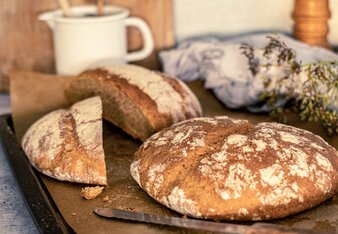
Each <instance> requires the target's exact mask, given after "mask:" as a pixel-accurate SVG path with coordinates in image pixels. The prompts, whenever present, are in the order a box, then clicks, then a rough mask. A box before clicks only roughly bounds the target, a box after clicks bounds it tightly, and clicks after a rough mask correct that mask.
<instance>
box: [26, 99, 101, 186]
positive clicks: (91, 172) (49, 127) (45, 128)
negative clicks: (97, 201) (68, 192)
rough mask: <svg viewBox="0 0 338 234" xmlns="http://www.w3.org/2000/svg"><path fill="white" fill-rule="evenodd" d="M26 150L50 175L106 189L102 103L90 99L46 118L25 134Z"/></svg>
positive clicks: (37, 165) (36, 164)
mask: <svg viewBox="0 0 338 234" xmlns="http://www.w3.org/2000/svg"><path fill="white" fill-rule="evenodd" d="M22 148H23V150H24V151H25V153H26V155H27V157H28V158H29V160H30V161H31V163H32V165H33V166H35V167H36V168H37V169H38V170H39V171H41V172H43V173H44V174H46V175H49V176H51V177H54V178H56V179H59V180H67V181H74V182H81V183H87V184H102V185H105V184H106V183H107V178H106V169H105V162H104V152H103V144H102V103H101V99H100V98H99V97H93V98H88V99H86V100H83V101H81V102H78V103H75V104H74V105H73V106H72V107H71V108H70V109H60V110H56V111H53V112H51V113H49V114H47V115H45V116H43V117H42V118H41V119H39V120H38V121H36V122H35V123H34V124H33V125H32V126H31V127H30V128H29V129H28V131H27V132H26V133H25V135H24V137H23V140H22Z"/></svg>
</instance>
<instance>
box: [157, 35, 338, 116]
mask: <svg viewBox="0 0 338 234" xmlns="http://www.w3.org/2000/svg"><path fill="white" fill-rule="evenodd" d="M267 36H274V37H277V38H279V40H280V41H282V42H284V43H285V44H286V45H287V46H288V47H290V48H292V49H294V50H295V51H296V59H297V61H299V62H301V63H302V64H308V63H313V62H316V61H338V55H337V54H335V53H333V52H331V51H330V50H327V49H324V48H320V47H315V46H309V45H307V44H304V43H302V42H299V41H296V40H294V39H292V38H290V37H288V36H286V35H283V34H273V35H269V34H255V35H249V36H241V37H236V38H233V39H230V40H227V41H219V40H216V39H214V38H206V39H202V40H188V41H186V42H183V43H181V44H180V45H179V46H178V47H177V48H176V49H173V50H169V51H162V52H160V54H159V56H160V59H161V61H162V64H163V69H164V72H165V73H168V74H170V75H173V76H175V77H178V78H180V79H182V80H184V81H193V80H198V79H200V80H203V81H205V82H204V86H205V88H207V89H212V90H213V92H214V93H215V95H216V96H217V97H218V98H219V99H220V100H221V101H222V102H223V103H224V104H225V105H226V106H228V107H230V108H241V107H246V108H247V109H249V110H250V111H252V112H262V111H268V109H269V108H268V107H267V104H266V103H261V102H259V95H260V93H261V92H262V91H264V89H265V88H264V84H263V81H262V79H257V77H263V76H264V77H267V76H268V77H270V78H271V79H275V78H276V77H281V76H285V75H286V72H287V71H286V70H285V69H283V66H275V67H273V68H272V69H269V70H267V69H260V72H259V73H258V74H256V75H255V76H254V75H253V74H252V72H251V71H250V67H249V64H248V59H247V57H245V56H244V55H243V50H242V49H240V47H241V45H242V44H243V43H245V44H248V45H250V46H251V47H253V48H254V54H255V57H256V56H257V57H258V58H259V63H260V64H265V63H269V64H270V63H271V64H272V65H276V64H277V57H273V56H272V57H271V58H269V61H267V59H266V58H264V56H262V55H263V48H264V47H265V46H266V45H267V44H268V41H269V39H268V38H267ZM297 82H298V83H297ZM301 83H302V79H297V80H296V81H295V83H294V84H292V85H294V86H295V87H300V85H301ZM272 88H273V87H272ZM281 102H283V100H281Z"/></svg>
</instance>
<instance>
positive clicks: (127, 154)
mask: <svg viewBox="0 0 338 234" xmlns="http://www.w3.org/2000/svg"><path fill="white" fill-rule="evenodd" d="M68 79H69V77H62V76H54V75H45V74H38V73H31V72H23V71H16V72H12V73H11V89H10V93H11V105H12V115H13V120H14V126H15V131H16V135H17V138H18V139H19V140H20V139H21V138H22V135H23V134H24V132H25V131H26V130H27V128H28V127H29V126H30V125H31V124H32V123H33V122H34V121H36V120H37V119H38V118H40V117H41V116H43V115H44V114H46V113H48V112H50V111H52V110H55V109H58V108H64V107H67V106H69V105H70V103H68V102H67V100H66V98H65V96H64V87H65V84H66V82H67V80H68ZM189 86H190V87H191V89H192V90H193V91H194V92H195V94H196V95H197V96H198V98H199V100H200V102H201V104H202V107H203V110H204V114H205V116H215V115H228V116H230V117H233V118H243V119H248V120H249V121H251V122H253V123H258V122H263V121H271V118H270V117H269V116H267V115H257V114H251V113H248V112H246V111H243V110H242V111H234V110H229V109H227V108H225V107H224V105H223V104H222V103H221V102H219V101H218V100H217V99H216V98H215V97H214V95H213V94H212V93H211V92H210V91H207V90H205V89H203V85H202V83H201V82H199V81H198V82H192V83H190V84H189ZM289 124H291V125H294V126H297V127H300V128H304V129H307V130H309V131H312V132H314V133H316V134H318V135H320V136H322V137H323V138H324V139H325V140H326V141H327V142H328V143H329V144H331V145H333V146H334V147H335V148H336V149H337V148H338V137H337V136H335V137H327V135H326V134H325V131H324V130H323V129H322V127H321V126H320V125H319V124H314V123H307V122H302V121H300V120H299V119H298V118H296V117H292V116H291V119H290V120H289ZM103 128H104V133H103V141H104V150H105V155H106V164H107V172H108V173H107V174H108V187H107V188H105V189H104V191H103V192H102V194H100V195H99V197H98V198H96V199H94V200H85V199H83V198H82V197H80V190H81V188H82V187H84V186H85V185H81V184H75V183H67V182H61V181H57V180H55V179H52V178H49V177H47V176H44V175H42V174H39V175H40V176H41V178H42V181H43V183H44V184H45V185H46V187H47V189H48V191H49V193H50V194H51V196H52V198H53V200H54V202H55V203H56V205H57V207H58V208H59V210H60V212H61V214H62V216H63V217H64V219H65V220H66V222H67V223H68V224H69V225H70V226H71V227H72V228H73V230H74V231H75V232H77V233H176V232H184V233H186V232H190V231H191V230H190V231H188V230H186V229H177V228H169V227H166V226H161V225H150V224H142V223H133V222H126V221H118V220H109V219H104V218H101V217H98V216H96V215H95V214H94V213H93V211H92V210H93V208H94V207H97V206H99V207H112V208H119V209H126V210H133V211H142V212H147V213H152V214H162V215H171V216H180V215H179V214H177V213H176V212H174V211H171V210H169V209H167V208H166V207H164V206H162V205H160V204H158V203H156V202H155V201H154V200H153V199H152V198H150V197H149V196H148V195H147V194H146V193H145V192H144V191H143V190H142V189H140V188H139V186H138V185H137V183H136V182H135V181H134V180H133V179H132V177H131V176H130V173H129V166H130V163H131V160H132V157H133V154H134V152H135V151H136V150H137V149H138V147H139V146H140V145H141V142H140V141H138V140H135V139H132V138H131V137H129V136H128V135H127V134H125V133H124V132H122V131H121V130H120V129H118V128H117V127H115V126H113V125H112V124H110V123H108V122H105V121H104V123H103ZM105 196H108V197H109V201H107V202H105V201H103V198H104V197H105ZM269 223H273V224H282V225H286V226H290V227H295V228H305V229H312V230H318V231H329V232H336V231H338V199H336V196H334V197H333V198H331V199H329V200H328V201H326V202H324V203H323V204H321V205H319V206H317V207H315V208H313V209H311V210H308V211H305V212H302V213H299V214H297V215H293V216H290V217H287V218H284V219H279V220H273V221H269ZM241 224H243V225H245V224H252V223H241Z"/></svg>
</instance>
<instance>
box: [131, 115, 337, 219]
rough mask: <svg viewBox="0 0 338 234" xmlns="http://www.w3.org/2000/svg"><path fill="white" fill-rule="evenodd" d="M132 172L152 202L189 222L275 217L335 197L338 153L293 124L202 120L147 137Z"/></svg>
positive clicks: (189, 122)
mask: <svg viewBox="0 0 338 234" xmlns="http://www.w3.org/2000/svg"><path fill="white" fill-rule="evenodd" d="M131 174H132V176H133V178H134V179H135V180H136V181H137V182H138V184H139V185H140V186H141V187H142V188H143V189H144V190H145V191H146V192H147V193H148V194H149V195H150V196H152V197H153V198H155V199H156V200H158V201H159V202H160V203H162V204H164V205H166V206H167V207H169V208H172V209H174V210H176V211H178V212H180V213H183V214H186V215H189V216H194V217H205V218H220V219H236V220H261V219H272V218H278V217H284V216H286V215H289V214H293V213H296V212H299V211H301V210H304V209H307V208H310V207H313V206H315V205H317V204H319V203H320V202H322V201H323V200H325V199H327V198H328V197H330V196H332V195H333V194H334V193H336V192H337V190H338V153H337V151H336V150H335V149H334V148H333V147H331V146H329V145H328V144H327V143H326V142H325V141H324V140H323V139H322V138H320V137H319V136H316V135H314V134H313V133H311V132H308V131H305V130H302V129H298V128H295V127H292V126H287V125H283V124H278V123H259V124H257V125H253V124H250V123H248V122H247V121H244V120H234V119H230V118H227V117H225V116H224V117H215V118H195V119H191V120H187V121H183V122H181V123H178V124H175V125H174V126H172V127H169V128H166V129H164V130H163V131H161V132H159V133H156V134H155V135H153V136H152V137H150V138H149V139H147V140H146V141H145V142H144V144H143V145H142V146H141V147H140V149H139V150H138V151H137V152H136V153H135V158H134V161H133V163H132V165H131Z"/></svg>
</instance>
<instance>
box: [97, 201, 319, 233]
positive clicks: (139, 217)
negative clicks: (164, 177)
mask: <svg viewBox="0 0 338 234" xmlns="http://www.w3.org/2000/svg"><path fill="white" fill-rule="evenodd" d="M93 211H94V213H95V214H97V215H99V216H102V217H105V218H116V219H124V220H130V221H137V222H144V223H152V224H162V225H167V226H173V227H181V228H191V229H197V230H203V231H211V232H218V233H229V234H241V233H276V234H279V233H280V234H281V233H283V234H286V233H290V234H291V233H293V234H305V233H317V232H312V231H310V230H301V229H293V228H290V227H285V226H280V225H274V224H267V223H255V224H253V225H239V224H233V223H221V222H214V221H207V220H198V219H192V218H179V217H170V216H163V215H154V214H147V213H142V212H134V211H127V210H120V209H113V208H103V207H96V208H94V210H93Z"/></svg>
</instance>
